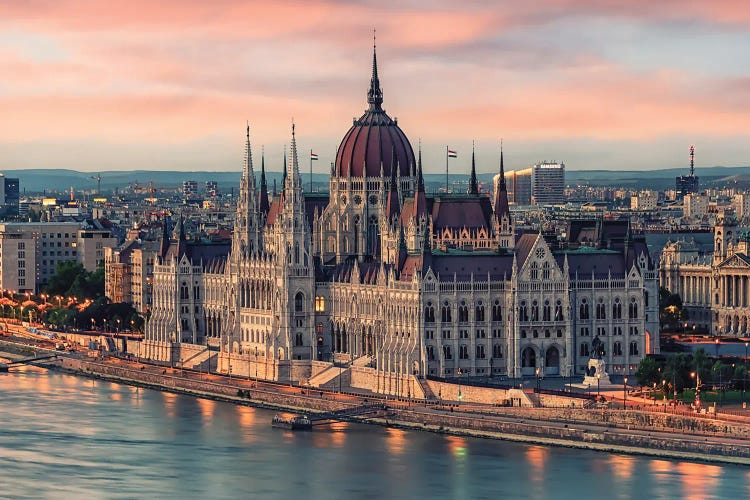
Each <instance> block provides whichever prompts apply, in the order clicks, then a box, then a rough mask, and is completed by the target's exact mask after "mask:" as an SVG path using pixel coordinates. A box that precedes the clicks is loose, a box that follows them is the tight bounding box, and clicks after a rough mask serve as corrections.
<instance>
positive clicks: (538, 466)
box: [526, 446, 549, 477]
mask: <svg viewBox="0 0 750 500" xmlns="http://www.w3.org/2000/svg"><path fill="white" fill-rule="evenodd" d="M548 457H549V448H545V447H543V446H530V447H529V448H528V449H527V450H526V461H527V462H528V463H529V465H531V466H532V467H533V468H534V470H535V471H536V472H537V474H534V475H533V477H542V476H543V475H544V468H545V465H546V463H547V458H548Z"/></svg>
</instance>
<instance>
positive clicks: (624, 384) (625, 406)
mask: <svg viewBox="0 0 750 500" xmlns="http://www.w3.org/2000/svg"><path fill="white" fill-rule="evenodd" d="M622 408H623V409H625V410H627V409H628V377H625V378H623V379H622Z"/></svg>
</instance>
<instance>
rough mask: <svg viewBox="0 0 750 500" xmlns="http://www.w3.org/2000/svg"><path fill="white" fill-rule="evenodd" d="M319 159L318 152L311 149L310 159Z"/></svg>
mask: <svg viewBox="0 0 750 500" xmlns="http://www.w3.org/2000/svg"><path fill="white" fill-rule="evenodd" d="M317 159H318V154H317V153H313V152H312V151H310V160H317Z"/></svg>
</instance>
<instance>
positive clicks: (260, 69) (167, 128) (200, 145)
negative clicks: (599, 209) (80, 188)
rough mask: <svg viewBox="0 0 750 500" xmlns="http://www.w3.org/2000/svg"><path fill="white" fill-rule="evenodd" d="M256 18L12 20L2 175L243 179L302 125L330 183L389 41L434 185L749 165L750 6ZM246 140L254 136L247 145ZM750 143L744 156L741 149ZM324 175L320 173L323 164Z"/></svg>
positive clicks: (110, 14) (282, 13)
mask: <svg viewBox="0 0 750 500" xmlns="http://www.w3.org/2000/svg"><path fill="white" fill-rule="evenodd" d="M396 5H397V4H386V5H383V4H380V3H379V4H374V3H371V2H356V3H350V2H337V1H334V0H328V1H319V2H305V3H301V2H276V3H274V4H273V5H265V4H261V3H258V2H233V1H225V2H221V3H219V4H211V5H210V6H209V5H208V4H204V3H200V2H180V3H179V4H170V3H166V4H160V5H159V6H154V5H152V4H150V3H149V4H143V5H138V4H137V3H136V4H133V3H129V4H128V6H127V7H125V6H121V7H117V6H114V7H112V6H109V5H108V6H107V7H106V8H104V7H101V6H100V5H99V4H97V3H90V2H83V1H67V2H56V3H47V2H36V3H28V4H17V5H16V4H13V5H11V4H3V5H2V6H0V18H1V19H2V21H0V41H2V45H3V47H4V49H3V50H2V51H0V61H2V63H3V66H4V67H5V68H6V69H7V74H8V75H9V76H8V77H7V78H6V80H5V81H4V82H3V84H0V104H1V105H2V106H3V109H4V115H5V116H6V118H9V119H6V120H3V121H1V122H0V157H1V158H2V163H1V164H0V168H3V169H15V168H56V167H58V168H73V169H77V170H85V171H96V170H106V169H141V168H147V169H149V168H152V169H164V170H170V169H175V170H196V169H199V170H216V171H227V170H237V171H239V170H240V169H241V149H242V138H243V136H244V123H245V120H246V119H249V120H250V122H251V127H252V130H251V133H252V140H253V146H254V153H255V154H256V158H257V157H258V156H259V153H260V146H261V144H265V150H266V153H267V155H268V156H269V157H270V158H273V159H274V161H275V159H276V158H280V157H281V154H282V148H283V144H284V143H285V142H288V130H289V124H290V122H291V121H292V117H294V120H295V122H296V123H297V126H298V131H299V143H300V150H301V151H308V152H309V150H310V149H313V150H314V151H315V152H316V153H317V154H318V155H319V158H320V160H321V161H319V162H318V163H317V164H316V165H315V171H316V172H317V173H325V172H327V169H328V164H329V162H330V161H332V159H333V156H334V152H335V150H336V148H337V147H338V145H339V142H340V141H341V138H342V137H343V134H344V132H345V131H346V129H347V128H348V126H349V125H350V123H351V122H350V120H351V119H352V117H353V116H354V115H355V114H358V113H359V112H360V111H361V110H362V109H364V108H365V106H366V102H365V92H366V90H367V83H368V80H369V69H370V64H371V61H370V58H371V47H370V44H371V36H372V29H373V28H376V29H377V35H378V37H377V44H378V53H379V70H380V76H381V82H382V87H383V92H384V107H385V109H386V110H387V111H388V112H389V113H390V114H391V116H395V117H398V118H399V124H400V125H401V126H402V127H403V129H404V131H405V132H406V133H407V135H408V136H409V137H410V138H412V140H413V141H414V142H416V141H415V139H416V138H418V137H421V138H422V144H423V148H424V157H425V172H426V173H440V172H441V171H443V169H444V168H445V153H444V151H445V149H444V148H445V146H446V145H450V146H451V148H452V149H456V150H458V152H459V158H458V159H457V160H452V162H451V168H452V171H453V173H461V172H464V171H466V172H468V165H469V161H470V153H471V151H470V149H471V142H472V139H475V140H476V141H477V164H478V168H479V170H480V172H490V171H494V170H495V169H496V168H497V159H498V154H499V143H500V138H501V137H503V138H504V139H505V143H506V149H505V155H506V166H507V168H509V169H512V168H523V167H525V166H528V165H531V164H533V163H536V162H539V161H542V160H558V161H565V163H566V165H568V167H569V168H570V169H571V170H581V169H618V168H627V169H644V170H645V169H656V168H673V167H683V166H684V167H685V168H687V164H688V160H687V158H688V156H687V150H688V147H689V145H690V144H692V143H695V144H696V165H697V166H700V167H702V166H713V165H727V166H744V165H747V164H748V163H750V155H748V154H747V153H748V151H747V148H746V146H745V145H744V143H746V141H747V136H748V133H747V132H743V129H744V128H745V127H743V125H744V124H745V121H746V116H745V113H744V112H743V109H744V108H746V107H747V104H750V94H748V82H749V81H750V64H749V63H747V61H748V60H750V58H749V57H748V56H749V55H750V49H748V47H750V35H749V34H748V32H747V31H748V30H747V25H748V23H750V12H748V11H747V9H743V5H742V3H741V2H733V1H725V2H690V3H688V4H683V3H682V2H671V1H667V2H660V3H659V4H658V5H652V4H650V3H647V2H628V3H627V5H625V6H617V5H615V4H614V3H605V4H601V3H600V2H588V1H573V0H560V1H548V2H544V3H543V5H541V6H539V4H536V6H534V7H532V6H519V5H516V4H512V3H509V2H507V3H500V4H496V3H494V2H493V3H489V2H463V3H461V4H460V6H459V5H453V4H452V3H449V2H437V3H435V2H430V7H426V6H425V4H424V3H422V2H407V3H405V4H403V3H401V4H398V5H399V6H398V7H397V6H396ZM241 134H242V135H241ZM743 141H744V143H743ZM305 163H306V162H305Z"/></svg>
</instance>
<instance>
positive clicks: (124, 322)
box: [0, 262, 144, 331]
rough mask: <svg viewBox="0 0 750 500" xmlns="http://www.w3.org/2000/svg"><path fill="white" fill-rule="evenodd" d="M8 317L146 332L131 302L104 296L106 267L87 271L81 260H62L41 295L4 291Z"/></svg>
mask: <svg viewBox="0 0 750 500" xmlns="http://www.w3.org/2000/svg"><path fill="white" fill-rule="evenodd" d="M0 307H1V308H2V309H1V310H0V312H1V313H2V316H3V317H5V318H16V319H19V320H23V321H32V320H33V321H37V322H40V323H45V324H48V325H50V326H51V327H56V328H58V329H61V330H63V329H70V328H73V329H76V328H82V329H101V330H108V331H125V330H132V331H143V328H144V319H143V318H142V317H141V316H140V315H139V314H138V312H137V311H136V310H135V309H133V307H132V306H131V305H130V304H126V303H112V302H111V301H110V300H109V299H107V298H106V297H105V296H104V266H103V265H100V266H99V267H98V268H97V269H96V270H95V271H93V272H89V271H87V270H86V269H85V268H84V267H83V266H82V265H81V264H79V263H77V262H62V263H60V264H58V265H57V268H56V270H55V275H54V276H53V277H52V278H51V279H50V280H49V283H48V284H47V286H45V287H44V288H43V293H41V294H39V295H31V294H14V293H12V292H9V293H8V294H7V296H6V293H3V294H2V296H1V297H0Z"/></svg>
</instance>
